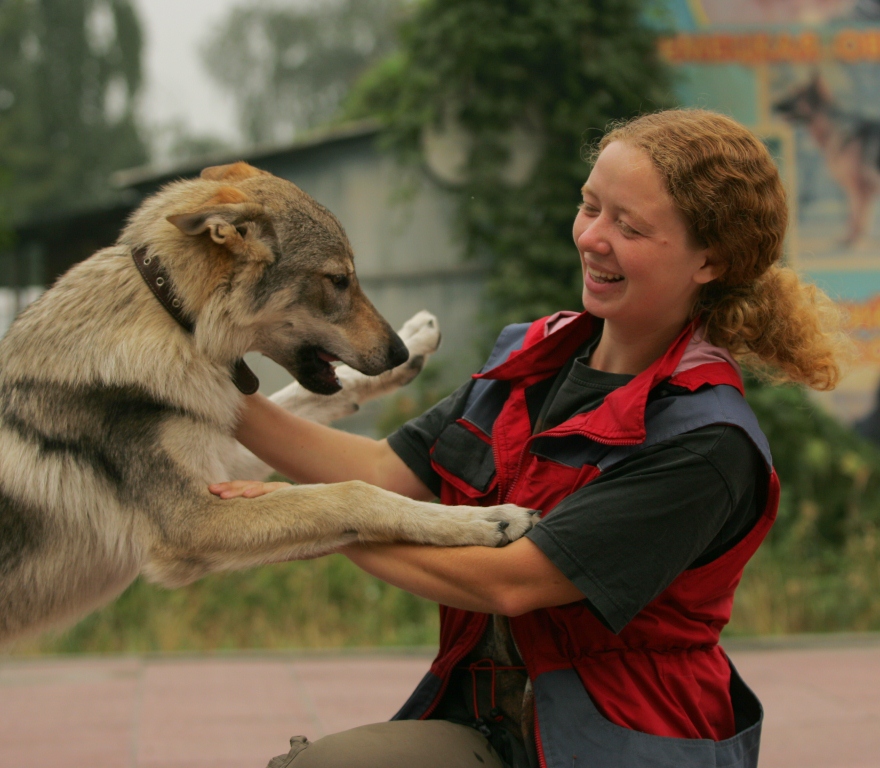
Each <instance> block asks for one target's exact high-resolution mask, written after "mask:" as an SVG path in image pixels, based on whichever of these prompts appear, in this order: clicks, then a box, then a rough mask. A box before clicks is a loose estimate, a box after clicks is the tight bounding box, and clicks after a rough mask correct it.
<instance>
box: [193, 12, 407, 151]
mask: <svg viewBox="0 0 880 768" xmlns="http://www.w3.org/2000/svg"><path fill="white" fill-rule="evenodd" d="M402 6H403V0H333V2H321V3H313V4H311V5H307V6H304V7H299V8H296V7H294V8H290V7H284V6H282V5H275V6H274V7H273V6H268V7H267V6H257V5H249V6H243V7H240V8H235V9H233V10H232V12H231V13H230V14H229V16H228V17H227V18H226V20H225V21H224V22H223V23H222V24H221V25H220V26H218V27H217V28H216V29H215V30H214V31H213V33H212V34H211V35H210V37H209V38H208V40H207V41H206V43H205V45H204V46H203V47H202V59H203V61H204V62H205V65H206V67H207V68H208V72H209V73H210V74H211V76H212V77H213V78H214V80H215V81H216V82H217V83H218V84H219V85H220V86H221V87H222V88H224V89H225V90H227V91H228V92H229V93H230V94H231V95H232V97H233V98H234V99H235V104H236V108H237V111H238V120H239V125H240V127H241V130H242V133H243V134H244V135H245V137H246V138H247V139H248V140H249V141H250V142H252V143H254V144H263V143H268V142H276V141H285V140H289V139H291V138H292V137H293V136H294V135H295V134H296V133H300V132H302V131H303V130H306V129H309V128H314V127H315V126H317V125H320V124H321V123H324V122H326V121H328V120H329V119H331V118H332V117H333V116H334V115H335V113H336V111H337V108H338V106H339V104H340V103H341V101H342V100H343V99H344V98H345V95H346V94H347V93H348V90H349V88H350V87H351V85H352V83H354V82H355V80H356V79H357V78H358V77H359V76H360V75H361V74H363V72H364V71H365V70H366V69H367V68H368V67H369V66H370V65H372V64H374V63H375V62H376V61H377V60H379V59H380V58H381V57H383V56H385V55H386V54H388V53H389V52H390V51H391V50H392V48H393V47H394V42H395V38H394V21H395V19H396V17H397V15H398V14H399V13H400V11H401V8H402Z"/></svg>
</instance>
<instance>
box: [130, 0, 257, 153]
mask: <svg viewBox="0 0 880 768" xmlns="http://www.w3.org/2000/svg"><path fill="white" fill-rule="evenodd" d="M245 2H247V0H134V5H135V7H136V8H137V12H138V15H139V17H140V20H141V24H142V26H143V30H144V37H145V56H144V65H145V75H146V77H145V83H144V89H143V92H142V102H141V107H142V110H143V115H144V119H145V122H146V123H147V125H149V126H151V127H155V126H159V125H166V124H168V123H170V122H173V121H175V120H180V121H183V122H184V123H185V124H186V126H187V127H188V128H189V129H190V130H191V131H192V132H194V133H198V134H205V133H207V134H211V135H215V136H219V137H220V138H222V139H225V140H227V141H231V142H235V141H237V138H238V131H237V130H236V128H235V116H234V113H233V109H232V101H231V100H230V99H229V97H228V96H227V95H226V94H225V93H224V92H223V91H221V90H220V89H219V88H218V87H217V86H216V85H214V82H213V81H212V80H211V79H210V78H209V77H208V75H207V73H206V72H205V70H204V67H203V66H202V63H201V59H200V57H199V45H200V44H201V42H202V41H203V40H204V39H205V38H206V36H207V35H208V33H209V31H210V30H211V29H212V28H213V27H214V26H215V25H217V24H218V23H219V22H220V20H221V19H223V18H224V17H225V16H226V14H227V13H228V12H229V11H230V9H231V8H233V7H234V6H236V5H242V4H244V3H245Z"/></svg>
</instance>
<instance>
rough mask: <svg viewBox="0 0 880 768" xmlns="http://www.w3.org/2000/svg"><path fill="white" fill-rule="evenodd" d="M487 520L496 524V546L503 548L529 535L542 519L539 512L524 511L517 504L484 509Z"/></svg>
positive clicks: (532, 510)
mask: <svg viewBox="0 0 880 768" xmlns="http://www.w3.org/2000/svg"><path fill="white" fill-rule="evenodd" d="M483 509H484V511H485V512H487V513H488V514H487V515H486V517H487V519H488V520H489V521H491V522H496V523H497V525H496V529H497V541H496V542H495V544H494V546H496V547H503V546H504V545H505V544H509V543H510V542H511V541H516V540H517V539H519V538H521V537H522V536H524V535H525V534H526V533H528V532H529V531H530V530H531V529H532V528H533V527H534V526H535V524H536V523H537V522H538V521H539V520H540V519H541V518H540V515H539V513H538V512H537V510H534V509H524V508H523V507H518V506H516V505H515V504H500V505H499V506H496V507H484V508H483Z"/></svg>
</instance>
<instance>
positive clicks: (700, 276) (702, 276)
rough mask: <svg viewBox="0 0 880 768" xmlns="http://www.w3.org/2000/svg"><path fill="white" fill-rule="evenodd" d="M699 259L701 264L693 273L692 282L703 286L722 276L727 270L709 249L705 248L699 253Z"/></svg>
mask: <svg viewBox="0 0 880 768" xmlns="http://www.w3.org/2000/svg"><path fill="white" fill-rule="evenodd" d="M700 257H701V258H702V259H703V264H702V266H701V267H699V269H697V271H696V272H695V273H694V282H696V283H699V284H700V285H705V284H706V283H711V282H712V281H713V280H717V279H718V278H720V277H723V276H724V273H725V272H726V271H727V269H726V268H725V266H724V265H723V264H722V263H721V262H720V261H719V260H718V259H717V258H716V256H715V254H714V253H713V252H712V249H711V248H705V249H703V250H702V251H700Z"/></svg>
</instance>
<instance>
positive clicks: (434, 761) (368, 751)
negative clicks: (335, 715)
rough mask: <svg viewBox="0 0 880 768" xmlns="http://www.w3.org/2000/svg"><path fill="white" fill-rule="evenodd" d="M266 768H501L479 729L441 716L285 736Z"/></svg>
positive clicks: (495, 754) (498, 759)
mask: <svg viewBox="0 0 880 768" xmlns="http://www.w3.org/2000/svg"><path fill="white" fill-rule="evenodd" d="M290 745H291V749H290V751H289V752H288V753H287V754H286V755H279V756H278V757H275V758H273V759H272V760H271V761H270V762H269V765H268V767H267V768H412V766H413V765H417V766H418V767H419V768H449V766H452V765H454V766H456V768H458V767H459V766H460V767H461V768H470V767H471V766H472V767H473V768H504V765H503V763H502V762H501V760H500V758H499V757H498V755H497V753H496V752H495V750H494V749H492V746H491V745H490V744H489V742H488V741H487V740H486V739H485V737H483V736H482V734H480V733H479V732H478V731H475V730H474V729H473V728H468V727H467V726H464V725H457V724H455V723H449V722H446V721H445V720H425V721H419V720H399V721H394V722H389V723H374V724H372V725H364V726H361V727H360V728H352V729H351V730H348V731H341V732H340V733H333V734H330V735H329V736H325V737H324V738H322V739H318V740H317V741H314V742H309V741H308V739H306V738H305V737H304V736H295V737H294V738H293V739H291V740H290Z"/></svg>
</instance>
